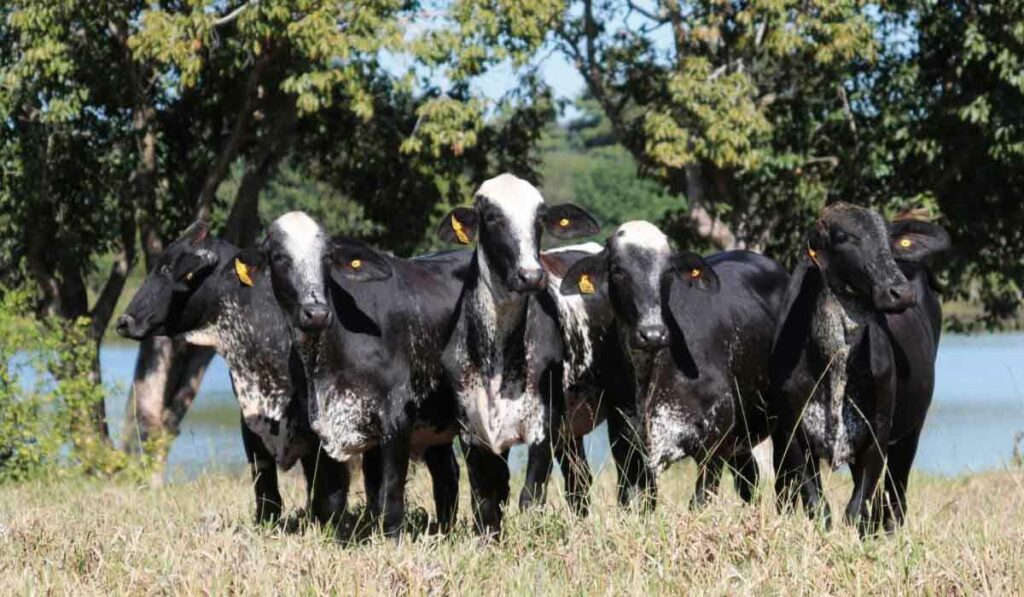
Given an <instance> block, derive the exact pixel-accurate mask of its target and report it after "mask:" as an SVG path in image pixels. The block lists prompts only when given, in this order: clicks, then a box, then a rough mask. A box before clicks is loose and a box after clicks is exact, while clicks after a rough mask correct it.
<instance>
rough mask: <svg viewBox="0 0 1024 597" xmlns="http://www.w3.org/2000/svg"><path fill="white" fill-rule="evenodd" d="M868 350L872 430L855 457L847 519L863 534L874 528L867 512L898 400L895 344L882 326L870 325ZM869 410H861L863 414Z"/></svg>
mask: <svg viewBox="0 0 1024 597" xmlns="http://www.w3.org/2000/svg"><path fill="white" fill-rule="evenodd" d="M867 339H868V341H867V342H864V343H862V346H864V350H867V357H868V363H869V368H870V372H871V378H872V379H871V381H872V383H871V386H870V388H871V390H870V391H871V398H872V403H871V407H872V408H871V410H870V411H869V413H868V419H867V421H866V423H867V424H868V428H869V430H870V432H871V433H870V438H869V441H868V442H867V443H866V445H864V446H863V447H862V448H861V449H860V450H859V452H858V453H857V455H856V456H855V457H854V460H853V462H854V464H855V466H851V467H850V470H851V471H853V473H854V475H853V495H852V496H851V497H850V503H848V504H847V505H846V521H847V522H848V523H850V524H853V523H856V524H857V530H858V531H859V532H860V534H861V536H862V537H863V536H865V535H867V534H869V533H872V532H874V531H875V529H874V528H873V525H872V523H873V522H874V521H873V520H871V519H870V518H869V517H867V516H866V515H865V514H866V512H867V506H868V504H870V503H871V502H872V501H873V500H875V491H876V490H877V489H878V482H879V481H880V480H881V478H882V473H883V472H884V471H885V465H886V462H885V461H886V458H887V456H888V448H889V431H890V429H891V427H892V417H893V409H894V407H895V400H896V375H895V366H894V364H893V363H894V360H895V357H894V356H893V354H892V345H891V344H890V341H889V339H888V336H887V335H886V334H885V333H884V332H882V331H881V330H880V329H879V328H877V327H874V326H869V327H868V328H867ZM865 414H866V413H861V415H862V416H864V415H865Z"/></svg>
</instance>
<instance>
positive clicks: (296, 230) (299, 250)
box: [271, 211, 326, 302]
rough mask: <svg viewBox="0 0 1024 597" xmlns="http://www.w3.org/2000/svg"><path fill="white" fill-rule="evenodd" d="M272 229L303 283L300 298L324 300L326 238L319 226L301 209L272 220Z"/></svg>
mask: <svg viewBox="0 0 1024 597" xmlns="http://www.w3.org/2000/svg"><path fill="white" fill-rule="evenodd" d="M271 231H272V234H273V235H274V236H276V237H277V238H278V239H279V240H280V242H281V248H282V249H283V250H284V251H285V252H286V253H287V254H288V256H289V257H291V260H292V267H293V268H295V270H296V272H298V274H299V276H300V278H301V280H302V282H303V284H304V286H305V288H303V289H299V290H300V292H299V299H300V300H309V299H312V300H315V301H317V302H326V295H325V293H324V287H323V254H324V249H325V248H326V239H325V235H324V232H323V229H321V228H320V225H319V224H317V223H316V221H314V220H313V218H311V217H309V216H308V215H306V214H305V213H304V212H301V211H292V212H288V213H286V214H284V215H283V216H281V217H279V218H278V219H277V220H275V221H274V223H273V224H272V225H271Z"/></svg>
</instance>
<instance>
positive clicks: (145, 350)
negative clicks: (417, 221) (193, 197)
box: [124, 101, 297, 484]
mask: <svg viewBox="0 0 1024 597" xmlns="http://www.w3.org/2000/svg"><path fill="white" fill-rule="evenodd" d="M276 116H277V118H276V119H275V120H274V121H273V122H274V126H272V127H271V129H270V131H269V133H268V134H267V135H265V136H264V138H263V139H262V140H261V143H260V146H259V147H258V148H257V150H256V151H255V152H254V154H253V155H252V156H251V157H250V158H249V159H248V160H247V164H246V169H245V173H244V174H243V177H242V180H241V183H240V185H239V188H238V192H237V194H236V195H235V200H234V203H233V205H232V209H231V212H230V215H229V217H228V221H227V222H226V224H225V229H224V233H223V235H222V236H223V237H224V238H225V239H226V240H229V241H231V242H233V243H235V244H237V245H238V246H240V247H248V246H251V245H252V243H253V242H254V241H255V239H256V235H257V233H258V232H259V226H260V222H259V210H258V208H259V194H260V192H261V191H262V190H263V188H264V187H265V186H266V184H267V182H269V180H270V178H271V177H272V176H273V174H274V172H275V171H276V169H277V166H278V165H279V164H280V162H281V160H282V159H283V158H284V156H285V155H287V152H288V150H289V149H290V147H291V144H292V142H293V140H294V129H295V123H296V117H297V115H296V112H295V106H294V102H288V101H285V103H284V106H283V108H281V109H280V110H279V111H277V114H276ZM237 150H238V148H237V147H231V148H230V151H237ZM218 184H219V182H218ZM203 205H204V203H203V201H202V200H201V201H200V206H201V207H200V211H201V212H203V211H204V210H208V207H203ZM213 355H214V351H213V350H212V349H210V348H205V347H198V346H192V345H189V344H187V343H185V342H181V341H171V340H169V339H167V338H151V339H148V340H146V341H144V342H143V343H142V344H141V346H140V348H139V356H138V358H137V360H136V365H135V376H134V382H133V384H132V390H131V393H130V394H129V397H128V405H127V411H126V413H125V414H126V421H127V422H126V425H125V434H124V445H125V448H126V449H128V450H130V451H138V450H141V449H143V448H148V451H149V453H150V454H151V455H152V456H153V457H154V459H155V460H156V461H157V462H159V463H164V462H166V458H167V452H168V451H169V450H170V444H171V441H173V439H174V438H175V437H177V435H178V433H179V431H180V426H181V421H182V419H184V417H185V414H186V413H187V412H188V409H189V408H190V407H191V406H192V402H193V401H194V400H195V397H196V394H197V392H198V391H199V385H200V383H201V382H202V379H203V375H204V374H205V373H206V368H207V366H208V365H209V363H210V360H211V359H212V358H213ZM149 440H154V441H149ZM147 442H148V444H147ZM159 468H161V467H158V469H159ZM161 479H162V473H161V472H160V471H159V470H158V472H157V473H155V474H154V477H153V479H152V480H151V481H152V482H153V483H154V484H157V483H159V482H160V481H161Z"/></svg>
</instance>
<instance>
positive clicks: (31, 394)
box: [0, 290, 145, 483]
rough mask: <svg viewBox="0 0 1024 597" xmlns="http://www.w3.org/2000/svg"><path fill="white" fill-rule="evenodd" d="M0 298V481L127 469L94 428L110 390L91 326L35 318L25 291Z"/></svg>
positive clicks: (82, 321) (1, 294)
mask: <svg viewBox="0 0 1024 597" xmlns="http://www.w3.org/2000/svg"><path fill="white" fill-rule="evenodd" d="M0 297H2V298H0V483H2V482H7V481H21V480H25V479H29V478H35V477H39V476H42V475H48V474H53V473H57V472H60V473H64V472H68V471H73V472H84V473H89V474H99V475H110V474H113V473H116V472H120V471H123V470H126V469H127V468H129V467H130V463H129V461H128V458H127V456H126V455H125V454H123V453H121V452H119V451H117V450H116V449H114V448H113V447H112V445H111V444H110V441H109V439H108V438H107V437H105V436H103V435H102V434H100V433H99V432H98V431H97V428H96V425H95V424H94V420H95V419H94V417H95V416H96V414H95V413H97V406H98V405H101V404H102V403H103V399H104V396H105V394H106V388H104V386H103V384H102V383H101V380H100V379H99V375H98V373H97V372H98V367H96V363H97V358H98V354H97V350H98V346H97V343H96V342H95V340H94V339H92V338H91V337H90V335H89V332H88V330H89V327H88V320H86V319H84V318H83V319H80V320H78V321H75V322H71V323H69V322H68V321H67V320H58V319H56V318H53V319H39V318H36V317H34V316H32V315H31V312H32V310H31V302H32V298H31V296H30V295H29V294H28V293H26V292H24V291H20V290H15V291H3V292H0ZM99 412H102V411H99ZM131 466H132V467H135V465H134V464H132V465H131ZM142 466H143V467H144V466H145V463H142ZM140 472H141V471H140Z"/></svg>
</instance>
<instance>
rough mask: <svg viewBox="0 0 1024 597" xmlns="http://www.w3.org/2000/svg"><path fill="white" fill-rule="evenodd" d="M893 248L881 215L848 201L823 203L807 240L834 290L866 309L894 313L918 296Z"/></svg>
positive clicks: (815, 260) (816, 260)
mask: <svg viewBox="0 0 1024 597" xmlns="http://www.w3.org/2000/svg"><path fill="white" fill-rule="evenodd" d="M893 249H894V246H893V242H892V237H891V236H890V232H889V227H888V226H887V225H886V223H885V220H884V219H882V216H881V215H879V214H878V212H876V211H874V210H872V209H868V208H865V207H860V206H856V205H850V204H848V203H835V204H833V205H829V206H828V207H826V208H825V210H824V212H823V213H822V215H821V218H820V219H819V220H818V222H817V224H816V225H815V227H814V228H813V229H812V230H811V232H810V234H809V236H808V243H807V254H808V257H809V258H810V260H811V261H812V262H813V263H814V265H815V266H816V267H818V268H819V269H820V270H821V272H822V274H823V275H824V277H825V280H826V281H827V283H828V285H829V287H830V288H831V289H832V291H833V292H835V293H836V294H838V295H839V296H840V297H843V298H845V299H848V300H852V301H854V302H856V303H857V304H859V305H862V306H864V307H866V308H869V309H874V310H879V311H883V312H889V313H899V312H902V311H904V310H906V309H908V308H910V307H912V306H914V305H915V304H916V302H917V297H916V296H915V295H914V290H913V287H912V286H911V285H910V283H909V282H908V281H907V278H906V276H905V275H904V274H903V272H902V271H901V270H900V268H899V266H898V265H897V264H896V259H895V257H894V250H893ZM899 249H900V250H901V251H903V250H905V248H904V247H899ZM908 255H909V253H908Z"/></svg>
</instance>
